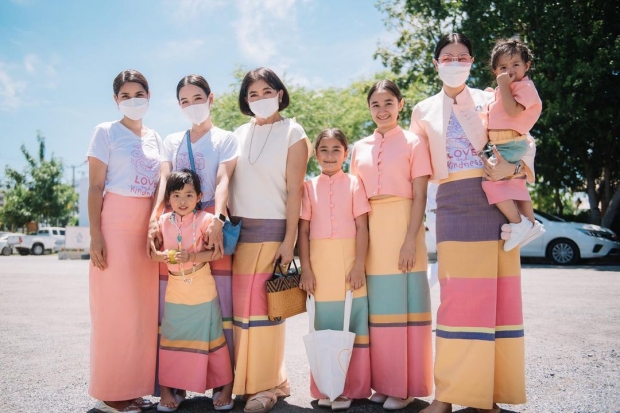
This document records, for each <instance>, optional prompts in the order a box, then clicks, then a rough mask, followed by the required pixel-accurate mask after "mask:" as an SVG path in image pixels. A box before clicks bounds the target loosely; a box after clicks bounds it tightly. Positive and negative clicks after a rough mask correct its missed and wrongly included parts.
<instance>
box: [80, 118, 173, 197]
mask: <svg viewBox="0 0 620 413" xmlns="http://www.w3.org/2000/svg"><path fill="white" fill-rule="evenodd" d="M161 147H162V142H161V138H160V137H159V135H158V134H157V132H155V131H154V130H152V129H149V130H148V132H147V133H146V135H144V136H143V137H142V138H140V137H139V136H137V135H136V134H135V133H133V132H132V131H131V130H129V129H128V128H127V127H125V126H124V125H123V124H122V123H120V122H119V121H115V122H105V123H101V124H99V125H97V126H96V127H95V131H94V132H93V136H92V138H91V139H90V144H89V146H88V151H87V152H86V156H88V157H91V156H92V157H93V158H97V159H99V160H100V161H101V162H103V163H105V164H106V165H107V166H108V170H107V172H106V177H105V188H104V192H112V193H115V194H118V195H123V196H134V197H149V196H153V194H154V193H155V187H156V185H157V182H158V180H159V165H160V158H161V152H160V151H161Z"/></svg>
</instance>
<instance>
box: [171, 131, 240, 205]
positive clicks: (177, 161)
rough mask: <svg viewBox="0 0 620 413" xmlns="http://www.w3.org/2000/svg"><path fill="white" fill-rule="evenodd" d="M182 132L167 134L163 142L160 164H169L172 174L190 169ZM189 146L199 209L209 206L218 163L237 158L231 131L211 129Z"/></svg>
mask: <svg viewBox="0 0 620 413" xmlns="http://www.w3.org/2000/svg"><path fill="white" fill-rule="evenodd" d="M186 132H187V131H182V132H177V133H173V134H170V135H168V136H166V139H165V140H164V144H163V149H162V162H172V170H173V171H180V170H181V169H185V168H187V169H191V164H190V162H189V152H188V151H187V140H186V139H185V133H186ZM191 145H192V153H193V154H194V165H195V166H196V173H197V174H198V176H200V188H201V190H202V199H201V201H202V206H203V207H205V206H210V205H213V204H214V201H215V182H216V178H217V169H218V168H219V166H220V164H221V163H223V162H227V161H230V160H232V159H234V158H236V157H237V151H238V144H237V139H236V138H235V135H234V134H233V133H232V132H229V131H225V130H223V129H220V128H218V127H215V126H214V127H212V128H211V130H209V132H207V133H206V134H205V135H204V136H202V137H201V138H200V139H198V140H197V141H196V142H194V143H192V144H191Z"/></svg>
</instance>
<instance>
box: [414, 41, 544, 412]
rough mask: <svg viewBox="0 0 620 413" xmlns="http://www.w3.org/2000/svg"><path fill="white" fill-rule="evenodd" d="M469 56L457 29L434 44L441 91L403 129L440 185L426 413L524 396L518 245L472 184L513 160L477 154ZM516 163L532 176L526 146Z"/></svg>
mask: <svg viewBox="0 0 620 413" xmlns="http://www.w3.org/2000/svg"><path fill="white" fill-rule="evenodd" d="M472 55H473V51H472V45H471V42H470V41H469V39H468V38H467V37H465V36H464V35H461V34H457V33H452V34H449V35H446V36H443V37H442V38H441V39H440V40H439V42H438V44H437V46H436V48H435V52H434V59H433V63H434V65H435V67H436V68H437V70H438V72H439V77H440V79H441V80H442V81H443V88H442V90H441V91H440V92H439V93H438V94H437V95H435V96H432V97H430V98H428V99H426V100H424V101H422V102H420V103H418V104H417V105H416V106H415V107H414V109H413V113H412V117H411V131H412V132H414V133H415V134H416V135H418V136H419V137H420V138H422V139H423V140H425V141H426V142H427V143H428V146H429V149H430V155H431V163H432V167H433V175H432V176H431V179H432V180H433V181H437V182H438V183H439V184H440V185H439V188H438V191H437V228H436V231H437V260H438V263H439V282H440V287H441V304H440V306H439V310H438V312H437V330H436V355H435V357H436V359H435V385H436V390H435V400H434V401H433V403H432V404H431V405H430V406H429V407H427V408H426V409H424V412H425V413H446V412H451V411H452V408H451V405H452V404H459V405H464V406H470V407H474V408H477V409H478V411H480V412H499V407H498V406H497V403H509V404H520V403H524V402H525V368H524V346H523V316H522V311H521V278H520V274H521V268H520V263H519V250H518V249H514V250H512V251H510V252H505V251H504V249H503V241H502V240H501V238H500V234H501V229H500V228H501V226H502V224H505V223H506V222H507V220H506V218H505V217H504V216H503V215H502V213H501V212H500V211H499V210H498V209H497V207H495V206H494V205H489V203H488V201H487V198H486V196H485V193H484V192H483V190H482V185H481V181H482V178H483V177H485V178H486V179H491V180H500V179H503V178H505V177H506V176H509V175H512V174H514V172H515V166H514V165H513V164H510V163H508V162H507V161H505V160H504V159H503V158H502V157H501V156H500V155H499V153H498V152H497V151H495V155H496V158H497V160H496V162H495V163H491V162H489V161H487V160H486V158H481V157H479V156H478V152H479V151H481V150H482V149H483V147H484V146H485V144H486V143H487V141H488V138H487V133H486V130H485V128H484V125H483V123H482V118H481V117H480V116H479V115H480V112H481V111H482V110H483V108H485V107H486V106H487V105H488V103H489V102H490V101H491V100H492V99H493V93H489V92H483V91H481V90H477V89H472V88H469V87H467V86H466V85H465V81H466V80H467V77H468V76H469V71H470V68H471V64H472V62H473V60H474V58H473V57H472ZM522 160H523V162H524V163H525V165H526V168H525V170H526V173H528V174H530V175H531V174H532V170H533V147H532V148H530V151H529V152H528V154H527V155H526V156H524V157H523V159H522Z"/></svg>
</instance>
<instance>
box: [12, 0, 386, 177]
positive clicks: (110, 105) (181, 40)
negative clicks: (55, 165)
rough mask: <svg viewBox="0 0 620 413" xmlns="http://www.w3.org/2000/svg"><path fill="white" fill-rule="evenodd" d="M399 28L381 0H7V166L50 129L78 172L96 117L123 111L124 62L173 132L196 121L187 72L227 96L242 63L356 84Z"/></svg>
mask: <svg viewBox="0 0 620 413" xmlns="http://www.w3.org/2000/svg"><path fill="white" fill-rule="evenodd" d="M393 38H394V34H393V33H391V32H388V31H387V30H386V29H385V27H384V25H383V15H382V14H381V13H380V12H379V11H378V10H377V9H376V8H375V0H337V1H328V0H263V1H261V0H131V1H125V0H122V1H121V0H110V1H77V0H76V1H65V0H57V1H47V0H0V39H1V40H0V125H1V129H0V177H2V176H3V175H4V168H5V165H7V164H8V165H11V166H12V167H14V168H17V169H20V170H21V169H22V168H23V167H24V166H25V161H24V160H23V156H22V154H21V153H20V151H19V147H20V146H21V145H22V144H25V145H26V147H27V148H28V149H29V150H30V151H31V153H36V151H37V144H36V131H37V130H40V131H41V132H42V133H43V135H44V136H45V137H46V144H47V155H48V157H49V155H50V154H51V153H53V154H54V155H55V156H56V157H59V158H62V159H63V161H64V163H65V166H66V171H65V172H66V173H65V175H66V176H67V178H68V179H70V177H71V168H70V166H71V165H80V164H82V163H83V162H84V160H85V155H84V154H85V152H86V149H87V147H88V141H89V139H90V135H91V132H92V130H93V127H94V126H95V125H97V124H98V123H101V122H105V121H111V120H116V119H119V118H120V116H119V112H118V110H117V108H116V105H115V103H114V101H113V99H112V80H113V79H114V77H115V76H116V75H117V74H118V73H119V72H120V71H122V70H124V69H128V68H133V69H137V70H139V71H141V72H142V73H143V74H144V75H145V76H146V78H147V79H148V81H149V84H150V87H151V104H150V109H149V112H148V113H147V115H146V117H145V119H144V121H145V124H146V125H147V126H149V127H151V128H154V129H155V130H156V131H157V132H159V134H160V135H161V136H162V137H165V136H166V135H167V134H169V133H171V132H174V131H177V130H181V129H183V128H186V127H187V125H186V123H185V121H184V120H183V118H182V115H181V112H180V110H179V108H178V106H177V102H176V98H175V87H176V84H177V82H178V81H179V80H180V79H181V78H182V77H183V76H185V75H187V74H190V73H198V74H202V75H203V76H205V77H206V78H207V80H208V81H209V83H210V85H211V88H212V89H213V91H214V93H215V95H216V104H217V94H218V93H224V92H227V91H230V90H231V84H233V83H234V82H235V80H234V78H233V76H232V73H233V70H234V69H235V67H237V66H239V65H242V66H243V67H245V68H253V67H258V66H268V67H271V68H273V69H274V70H276V72H277V73H279V74H284V73H285V74H286V77H287V79H290V80H291V83H295V84H298V85H303V86H308V87H312V88H315V87H326V86H345V85H347V84H348V83H350V82H351V81H352V80H355V79H358V78H360V77H363V76H369V75H371V74H372V73H375V72H378V71H381V70H382V69H383V68H382V65H381V63H380V62H379V61H376V60H374V59H373V57H372V56H373V53H374V52H375V50H376V48H377V43H378V42H389V40H390V39H393ZM234 88H235V90H236V88H237V85H235V86H234ZM215 122H216V123H217V119H216V120H215ZM86 171H87V168H86V167H85V166H78V167H77V168H76V177H79V176H80V175H81V174H82V173H85V172H86Z"/></svg>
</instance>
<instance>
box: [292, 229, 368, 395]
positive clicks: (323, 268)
mask: <svg viewBox="0 0 620 413" xmlns="http://www.w3.org/2000/svg"><path fill="white" fill-rule="evenodd" d="M354 263H355V239H354V238H350V239H313V240H310V264H311V265H312V272H313V273H314V276H315V278H316V289H315V292H314V298H315V300H316V315H315V320H314V328H315V329H316V330H342V327H343V324H344V298H345V293H346V291H347V290H349V289H350V286H349V284H348V283H347V282H346V278H347V276H348V275H349V272H350V271H351V268H353V264H354ZM302 270H303V269H302ZM349 331H351V332H353V333H355V342H354V344H353V352H352V355H351V362H350V364H349V370H348V371H347V379H346V382H345V386H344V391H343V392H342V395H343V396H346V397H348V398H350V399H364V398H367V397H369V396H370V393H371V391H370V349H369V346H368V295H367V292H366V286H365V285H364V286H363V287H362V288H359V289H357V290H355V291H354V292H353V305H352V308H351V321H350V325H349ZM310 376H311V377H310V394H311V395H312V397H313V398H315V399H321V398H325V397H326V396H325V395H323V394H321V392H320V391H319V389H318V388H317V387H316V384H315V383H314V379H312V375H310Z"/></svg>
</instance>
